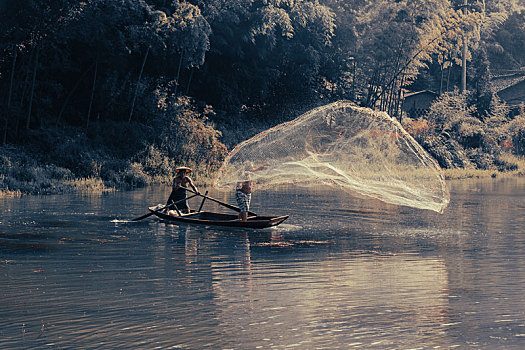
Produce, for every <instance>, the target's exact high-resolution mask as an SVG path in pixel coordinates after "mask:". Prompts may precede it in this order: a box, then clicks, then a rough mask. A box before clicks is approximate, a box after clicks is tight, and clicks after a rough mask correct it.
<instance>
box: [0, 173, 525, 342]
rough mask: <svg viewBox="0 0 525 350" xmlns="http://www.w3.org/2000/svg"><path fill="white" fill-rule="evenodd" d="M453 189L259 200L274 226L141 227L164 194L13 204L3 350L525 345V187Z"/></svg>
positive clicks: (3, 228)
mask: <svg viewBox="0 0 525 350" xmlns="http://www.w3.org/2000/svg"><path fill="white" fill-rule="evenodd" d="M450 187H451V198H452V200H451V203H450V206H449V207H448V208H447V209H446V211H445V213H444V214H443V215H440V214H437V213H434V212H430V211H421V210H416V209H410V208H405V207H396V206H390V205H386V204H382V203H380V202H377V201H374V200H368V199H362V198H351V197H349V196H347V195H344V194H337V193H334V192H329V191H325V190H324V189H321V188H319V189H315V190H305V189H291V188H285V189H282V190H281V191H279V192H262V191H259V192H255V193H254V197H253V210H254V211H257V212H261V213H263V214H264V213H266V214H272V213H274V214H284V213H287V214H290V215H291V216H290V218H289V219H288V220H287V221H286V222H285V223H284V224H282V225H281V226H278V227H277V228H273V229H265V230H260V231H254V230H251V231H250V230H240V229H237V230H228V229H224V228H222V229H218V228H211V227H196V226H188V225H166V224H163V223H159V222H158V221H157V220H155V219H152V218H148V219H145V220H143V221H140V222H129V221H128V220H129V219H131V218H134V217H137V216H140V215H142V214H144V213H146V210H145V207H146V206H147V205H152V204H156V203H158V202H162V201H163V200H164V199H165V198H167V196H168V192H167V191H168V189H166V188H164V187H155V188H149V189H146V190H139V191H134V192H115V193H108V194H97V195H89V196H88V195H63V196H44V197H22V198H15V199H12V198H8V199H0V208H1V213H2V216H1V218H0V298H1V299H0V348H1V349H29V348H31V349H72V348H85V349H111V348H128V349H156V348H158V349H206V348H209V349H258V348H260V349H285V348H292V349H293V348H295V349H352V348H356V349H414V348H422V349H433V348H441V349H451V348H460V349H467V348H468V349H523V348H525V298H523V290H525V218H524V215H523V210H524V209H525V179H523V178H521V179H508V180H485V181H460V182H453V183H451V184H450ZM212 194H213V195H216V196H217V197H218V198H221V199H225V200H230V201H231V202H232V203H233V202H234V201H233V198H228V197H225V196H226V195H222V196H221V195H220V194H217V193H213V191H212ZM192 203H193V207H197V206H198V204H199V202H198V201H195V202H192ZM206 207H207V208H210V209H214V210H217V209H218V207H216V206H214V205H206Z"/></svg>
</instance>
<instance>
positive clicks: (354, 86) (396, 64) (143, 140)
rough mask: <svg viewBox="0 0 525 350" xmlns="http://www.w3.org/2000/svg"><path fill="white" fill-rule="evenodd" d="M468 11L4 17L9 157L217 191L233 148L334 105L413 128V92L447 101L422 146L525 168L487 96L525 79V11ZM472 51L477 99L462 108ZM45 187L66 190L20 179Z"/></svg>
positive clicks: (407, 3) (153, 2)
mask: <svg viewBox="0 0 525 350" xmlns="http://www.w3.org/2000/svg"><path fill="white" fill-rule="evenodd" d="M462 3H463V1H462V0H438V1H431V0H399V1H387V0H380V1H372V0H356V1H347V0H232V1H222V0H173V1H171V0H170V1H164V0H119V1H115V0H86V1H79V0H50V1H34V0H20V1H2V2H0V131H1V132H0V137H1V143H2V144H9V145H11V146H14V147H17V149H20V150H21V152H23V153H24V154H26V153H27V154H28V155H30V157H33V158H34V159H36V161H37V162H38V164H48V165H53V166H56V167H57V168H60V169H67V170H65V171H69V172H70V173H71V176H72V177H74V178H102V179H104V181H105V182H106V183H107V184H111V185H115V186H118V185H119V184H120V185H125V186H135V185H141V184H144V183H145V182H148V181H152V179H159V180H163V179H166V178H167V177H169V176H170V175H171V169H172V168H173V166H175V165H178V164H182V163H184V164H191V165H192V166H197V168H199V169H200V170H199V171H202V172H203V174H206V175H209V174H210V173H211V172H213V171H214V169H216V168H217V166H218V164H219V162H220V161H221V159H222V157H223V156H224V154H225V152H226V149H225V147H224V144H227V145H229V146H230V145H232V144H233V143H237V142H239V141H242V139H243V137H247V136H250V135H252V134H253V133H255V132H257V131H258V130H259V129H261V128H264V127H268V126H272V125H274V124H276V123H278V122H281V121H283V120H284V119H289V118H291V116H296V115H298V114H300V113H301V112H303V111H305V110H306V109H308V108H310V107H312V106H316V105H319V104H321V103H325V101H326V100H328V101H330V100H336V99H342V98H344V99H350V100H352V101H353V102H356V103H359V104H361V105H366V106H370V107H373V108H376V109H381V110H384V111H387V112H389V114H391V115H392V116H394V117H398V118H399V119H401V114H400V105H401V101H402V96H403V91H404V90H405V89H406V88H410V87H413V88H421V89H431V90H435V91H436V92H437V91H439V92H449V94H448V95H447V94H445V96H444V97H443V98H442V99H440V100H439V103H438V104H436V105H435V106H433V107H432V110H431V112H430V114H429V116H428V118H426V119H422V120H418V121H406V123H407V124H406V125H407V128H408V129H409V130H410V132H411V133H413V134H414V135H415V136H416V138H417V139H418V140H420V141H421V142H422V143H425V142H426V143H427V144H433V145H437V144H440V142H441V144H443V142H442V141H440V140H441V139H446V140H449V141H450V142H449V144H448V145H449V146H448V147H449V148H450V150H453V152H456V151H458V150H460V149H463V151H465V152H464V155H465V156H464V157H463V156H462V157H459V156H458V159H460V158H461V159H464V160H465V161H464V162H463V163H461V162H458V163H457V164H467V160H468V158H469V154H470V158H472V159H481V155H480V154H479V152H478V151H477V150H478V149H481V150H482V153H493V154H494V157H497V156H498V155H497V153H498V152H500V151H504V150H505V149H509V150H511V151H512V152H514V153H515V154H522V153H523V148H522V147H523V145H521V140H522V139H523V138H522V136H521V135H522V131H521V124H522V122H521V119H522V117H521V116H520V117H517V118H515V119H514V120H511V121H510V122H509V120H507V115H506V114H507V109H506V108H505V107H504V106H503V104H502V103H501V101H499V100H498V98H497V96H496V91H495V90H494V87H492V85H491V83H490V80H491V76H492V72H493V70H494V68H497V69H517V68H519V67H521V66H523V65H524V64H525V46H524V45H523V43H524V42H525V34H524V33H525V31H524V30H523V29H524V28H525V27H524V26H525V11H524V10H525V6H524V5H523V2H522V1H520V0H491V1H477V0H469V6H468V8H467V9H466V10H465V9H463V8H461V7H460V5H461V4H462ZM463 39H465V42H466V44H467V56H466V59H467V61H468V64H467V66H468V67H469V70H468V86H467V88H468V90H469V91H470V93H469V94H466V95H464V96H460V95H459V94H458V93H455V92H451V91H454V88H455V85H457V84H458V82H459V80H460V61H461V51H462V46H463V45H462V43H463ZM410 84H412V85H410ZM450 92H451V93H450ZM328 101H326V102H328ZM210 106H212V107H210ZM215 125H218V126H217V129H220V130H222V131H224V132H223V133H222V134H221V133H219V132H218V131H217V129H216V128H215ZM505 132H507V133H508V135H507V136H505ZM505 145H512V146H510V147H507V146H505ZM450 150H448V151H447V150H446V149H445V148H442V151H443V152H442V153H443V154H445V153H446V152H449V153H451V152H452V151H450ZM469 152H470V153H469ZM456 153H457V152H456ZM15 159H18V158H16V157H15ZM21 164H22V163H21ZM23 164H25V163H23ZM451 164H452V163H451ZM480 164H481V163H480ZM15 165H16V164H15ZM21 166H26V165H21ZM27 167H29V168H32V169H36V168H38V167H39V165H27ZM42 169H43V167H42ZM23 173H24V172H23V171H21V172H19V173H9V174H10V175H8V177H9V178H11V179H18V178H19V177H21V176H22V175H23ZM44 173H45V174H46V175H42V174H44ZM35 174H37V175H35ZM38 174H40V175H38ZM41 175H42V176H43V177H45V178H47V177H50V178H52V176H54V175H50V173H49V174H48V173H46V172H45V171H44V170H42V171H40V170H39V171H36V173H34V174H32V173H31V172H28V173H26V174H25V175H23V176H26V177H27V179H33V180H31V181H33V182H34V179H36V178H40V177H41ZM48 175H49V176H48ZM5 178H6V177H5V176H4V180H5ZM17 181H18V180H17ZM72 181H73V180H72ZM21 186H22V185H21ZM43 186H44V187H45V185H43ZM28 191H29V190H28Z"/></svg>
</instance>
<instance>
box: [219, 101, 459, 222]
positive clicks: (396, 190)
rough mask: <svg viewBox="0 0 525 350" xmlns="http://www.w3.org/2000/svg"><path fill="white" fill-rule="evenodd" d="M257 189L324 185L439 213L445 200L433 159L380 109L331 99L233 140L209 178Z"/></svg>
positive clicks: (228, 186)
mask: <svg viewBox="0 0 525 350" xmlns="http://www.w3.org/2000/svg"><path fill="white" fill-rule="evenodd" d="M247 180H250V181H252V183H253V185H254V186H255V187H256V188H257V189H265V188H274V187H276V186H278V185H285V184H294V185H300V186H319V185H328V186H333V187H335V188H337V189H340V190H344V191H347V192H349V193H351V194H352V193H353V194H355V193H357V194H361V195H365V196H369V197H373V198H377V199H379V200H382V201H384V202H387V203H391V204H396V205H405V206H410V207H414V208H419V209H429V210H434V211H437V212H443V210H444V209H445V208H446V206H447V205H448V202H449V200H450V196H449V192H448V189H447V186H446V183H445V179H444V176H443V173H442V171H441V169H440V167H439V165H438V164H437V162H436V161H435V160H434V159H433V158H432V157H431V156H430V155H429V154H428V153H427V152H426V151H425V150H424V149H423V148H422V147H421V146H420V145H419V144H418V143H417V141H415V140H414V139H413V138H412V137H411V136H410V135H409V134H408V133H407V132H406V131H405V130H404V129H403V127H402V126H401V124H400V123H399V122H398V121H397V120H395V119H393V118H391V117H390V116H388V114H386V113H384V112H378V111H373V110H371V109H368V108H362V107H357V106H355V105H353V104H352V103H350V102H348V101H338V102H334V103H331V104H328V105H325V106H321V107H318V108H315V109H313V110H311V111H309V112H307V113H305V114H303V115H301V116H300V117H298V118H297V119H294V120H292V121H289V122H286V123H283V124H279V125H277V126H275V127H273V128H271V129H268V130H266V131H263V132H261V133H259V134H257V135H255V136H254V137H252V138H251V139H249V140H246V141H244V142H242V143H240V144H239V145H237V146H236V147H235V148H234V149H233V150H232V151H231V152H230V153H229V154H228V156H227V157H226V159H225V161H224V163H223V165H222V167H221V168H220V170H219V171H218V174H217V176H216V178H215V180H214V185H215V186H216V187H218V188H219V189H221V188H222V189H231V188H232V187H234V186H236V184H237V183H238V182H239V181H247Z"/></svg>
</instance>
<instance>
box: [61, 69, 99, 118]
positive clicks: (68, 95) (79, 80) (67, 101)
mask: <svg viewBox="0 0 525 350" xmlns="http://www.w3.org/2000/svg"><path fill="white" fill-rule="evenodd" d="M94 64H95V63H93V64H92V65H91V66H89V68H88V69H86V71H85V72H84V73H82V75H81V76H80V78H78V80H77V82H76V83H75V86H73V88H72V89H71V90H70V91H69V94H67V97H66V100H65V101H64V103H63V104H62V108H60V112H59V113H58V117H57V120H56V125H57V126H58V123H59V122H60V119H61V118H62V114H63V113H64V111H65V110H66V107H67V104H68V103H69V100H70V99H71V97H72V96H73V93H74V92H75V91H76V90H77V88H78V86H79V85H80V82H81V81H82V80H83V79H84V77H85V76H86V75H87V74H88V72H89V71H90V70H91V68H92V67H93V65H94Z"/></svg>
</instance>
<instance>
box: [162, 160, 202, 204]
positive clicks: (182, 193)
mask: <svg viewBox="0 0 525 350" xmlns="http://www.w3.org/2000/svg"><path fill="white" fill-rule="evenodd" d="M189 173H191V169H190V168H188V167H184V166H181V167H178V168H176V169H175V178H174V179H173V186H172V189H171V194H170V197H169V198H168V202H167V203H166V205H169V204H172V203H174V202H177V201H180V200H182V199H186V187H187V186H188V185H189V186H190V187H191V188H192V189H193V190H194V191H195V192H197V193H199V191H198V190H197V187H195V186H194V185H193V182H192V181H191V179H190V178H189V177H188V176H186V175H187V174H189ZM175 207H176V208H177V209H178V210H180V211H181V212H182V213H184V214H188V213H189V212H190V207H189V206H188V202H187V201H185V200H184V201H182V202H179V203H177V204H175Z"/></svg>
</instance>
